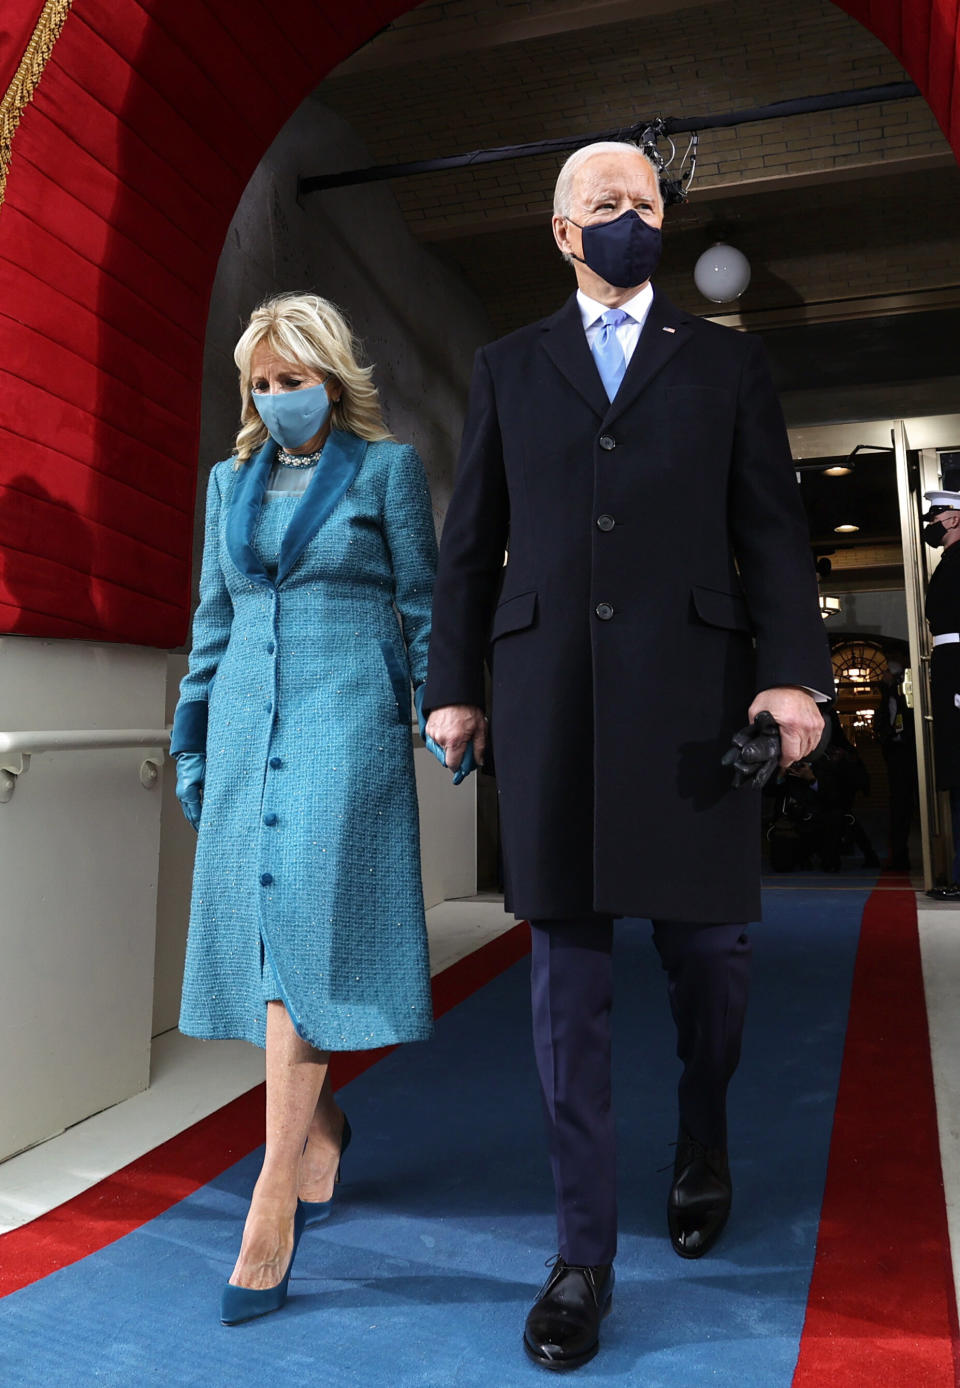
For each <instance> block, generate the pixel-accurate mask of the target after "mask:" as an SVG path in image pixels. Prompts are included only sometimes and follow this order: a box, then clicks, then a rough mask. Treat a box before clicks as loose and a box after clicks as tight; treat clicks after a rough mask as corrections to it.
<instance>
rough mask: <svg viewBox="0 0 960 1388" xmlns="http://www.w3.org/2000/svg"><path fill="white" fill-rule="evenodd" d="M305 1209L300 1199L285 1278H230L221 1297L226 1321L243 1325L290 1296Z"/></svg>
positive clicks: (223, 1320) (272, 1308)
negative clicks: (244, 1281) (244, 1283)
mask: <svg viewBox="0 0 960 1388" xmlns="http://www.w3.org/2000/svg"><path fill="white" fill-rule="evenodd" d="M306 1222H307V1220H306V1209H305V1207H304V1205H303V1203H302V1202H301V1201H300V1200H298V1201H297V1212H296V1214H295V1215H294V1217H293V1251H292V1252H291V1254H290V1261H289V1263H288V1264H287V1270H286V1272H285V1273H284V1274H283V1278H282V1279H281V1280H280V1281H279V1282H278V1283H277V1284H276V1286H275V1287H262V1288H260V1289H259V1290H258V1289H256V1288H254V1287H235V1286H234V1285H233V1283H232V1282H228V1283H227V1285H226V1286H225V1287H224V1289H223V1296H222V1297H221V1299H220V1320H221V1321H222V1322H223V1324H224V1325H241V1324H242V1323H243V1322H244V1321H252V1320H255V1319H256V1317H257V1316H267V1315H269V1314H270V1312H271V1311H279V1310H280V1307H281V1306H282V1305H283V1304H284V1302H285V1301H286V1299H287V1286H288V1284H289V1282H290V1273H291V1272H292V1270H293V1260H294V1258H295V1257H296V1256H297V1247H298V1245H299V1243H300V1235H301V1234H302V1233H303V1231H304V1228H305V1227H306Z"/></svg>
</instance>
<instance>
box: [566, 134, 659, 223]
mask: <svg viewBox="0 0 960 1388" xmlns="http://www.w3.org/2000/svg"><path fill="white" fill-rule="evenodd" d="M626 153H630V154H638V155H639V156H640V158H641V159H643V160H645V161H646V163H647V164H649V166H650V170H651V172H652V173H653V186H654V187H655V188H656V190H657V192H656V203H657V209H658V211H659V212H661V213H662V212H663V194H662V193H661V192H660V172H659V170H658V169H657V166H656V164H655V163H654V162H653V160H652V159H651V158H650V157H649V156H648V155H646V154H644V152H643V150H642V149H641V148H640V146H639V145H634V144H631V143H630V141H629V140H597V141H596V143H595V144H592V145H584V146H583V148H582V149H575V150H574V152H573V153H572V154H571V155H570V157H569V158H568V159H567V161H566V163H565V164H564V166H563V168H562V169H561V170H560V173H559V174H558V175H557V186H556V188H555V189H554V190H553V215H554V216H555V217H570V216H571V214H572V212H573V180H574V177H575V175H576V172H577V170H578V169H579V168H580V166H581V164H585V163H586V162H587V160H588V159H592V158H593V156H594V155H595V154H626Z"/></svg>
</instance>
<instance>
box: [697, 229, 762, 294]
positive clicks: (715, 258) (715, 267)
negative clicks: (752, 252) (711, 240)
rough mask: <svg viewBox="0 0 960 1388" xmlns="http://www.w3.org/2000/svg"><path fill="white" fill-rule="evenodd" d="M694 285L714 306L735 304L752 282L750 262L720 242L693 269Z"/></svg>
mask: <svg viewBox="0 0 960 1388" xmlns="http://www.w3.org/2000/svg"><path fill="white" fill-rule="evenodd" d="M693 282H694V284H695V285H696V286H697V288H698V289H699V290H700V293H701V294H702V295H703V297H704V298H705V299H709V300H710V302H711V303H714V304H732V303H733V302H734V300H735V299H739V298H740V295H741V294H742V293H743V291H744V290H745V289H746V287H747V285H748V284H749V283H750V262H749V260H748V259H747V257H746V256H745V255H744V253H743V251H738V250H737V248H736V247H735V246H728V245H727V244H726V242H724V241H718V242H717V243H716V245H713V246H711V247H710V249H709V250H708V251H704V253H703V255H702V256H701V257H700V259H699V260H698V261H697V263H696V265H695V266H694V267H693Z"/></svg>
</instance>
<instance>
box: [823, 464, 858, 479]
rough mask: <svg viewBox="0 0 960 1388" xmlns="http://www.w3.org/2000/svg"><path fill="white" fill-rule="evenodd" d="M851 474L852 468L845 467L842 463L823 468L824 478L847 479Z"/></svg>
mask: <svg viewBox="0 0 960 1388" xmlns="http://www.w3.org/2000/svg"><path fill="white" fill-rule="evenodd" d="M851 472H853V468H852V467H847V466H846V465H845V464H842V463H838V464H837V466H836V467H825V468H824V469H823V475H824V477H849V476H850V474H851Z"/></svg>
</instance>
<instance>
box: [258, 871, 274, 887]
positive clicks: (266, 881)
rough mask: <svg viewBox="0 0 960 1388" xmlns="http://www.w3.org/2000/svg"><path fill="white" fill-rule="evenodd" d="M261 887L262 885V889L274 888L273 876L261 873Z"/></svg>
mask: <svg viewBox="0 0 960 1388" xmlns="http://www.w3.org/2000/svg"><path fill="white" fill-rule="evenodd" d="M260 885H261V887H272V886H273V877H272V876H271V874H270V873H269V872H261V874H260Z"/></svg>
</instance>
